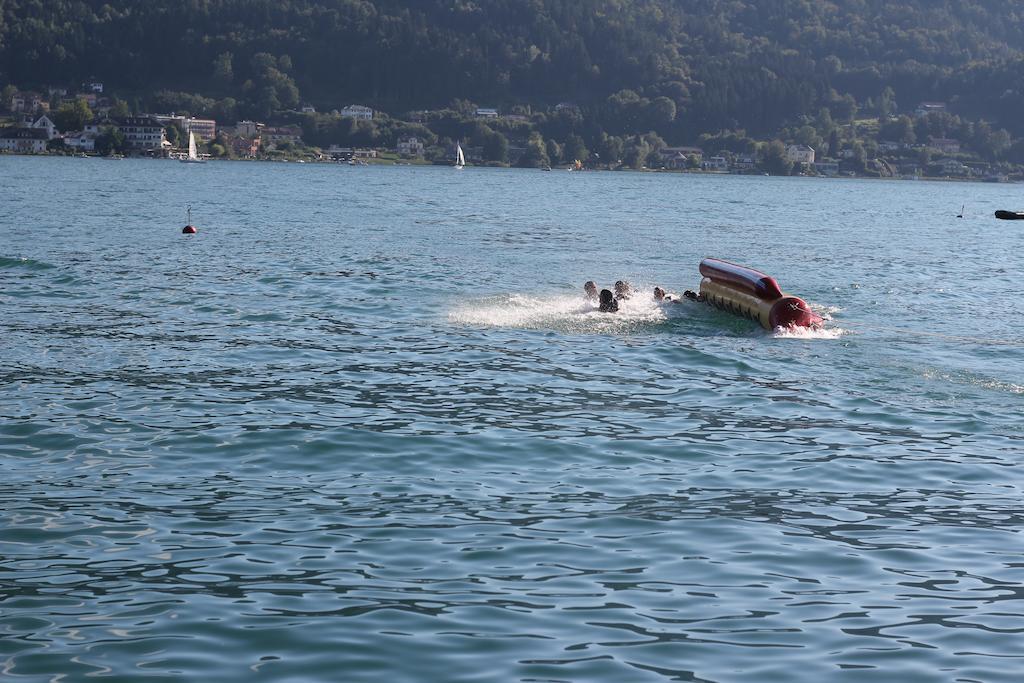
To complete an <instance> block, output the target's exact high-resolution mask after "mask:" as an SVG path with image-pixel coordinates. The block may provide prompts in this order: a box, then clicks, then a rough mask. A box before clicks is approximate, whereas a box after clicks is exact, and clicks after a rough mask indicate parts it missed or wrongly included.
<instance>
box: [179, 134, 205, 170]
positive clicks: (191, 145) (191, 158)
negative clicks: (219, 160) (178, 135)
mask: <svg viewBox="0 0 1024 683" xmlns="http://www.w3.org/2000/svg"><path fill="white" fill-rule="evenodd" d="M181 162H182V163H185V164H202V163H205V162H206V159H200V158H199V150H197V149H196V136H195V134H193V133H192V131H189V132H188V156H187V157H185V158H184V159H182V160H181Z"/></svg>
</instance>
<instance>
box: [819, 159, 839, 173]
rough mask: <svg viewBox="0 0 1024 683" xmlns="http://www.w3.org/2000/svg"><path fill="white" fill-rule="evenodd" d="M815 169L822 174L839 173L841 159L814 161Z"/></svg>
mask: <svg viewBox="0 0 1024 683" xmlns="http://www.w3.org/2000/svg"><path fill="white" fill-rule="evenodd" d="M814 170H815V171H817V172H818V173H820V174H821V175H827V176H834V175H839V161H838V160H836V159H827V158H826V159H820V160H818V161H815V162H814Z"/></svg>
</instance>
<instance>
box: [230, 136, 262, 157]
mask: <svg viewBox="0 0 1024 683" xmlns="http://www.w3.org/2000/svg"><path fill="white" fill-rule="evenodd" d="M227 141H228V146H229V147H230V148H231V151H232V153H233V154H234V155H235V156H236V157H241V158H242V159H255V158H256V156H257V155H259V153H260V144H261V142H262V141H261V140H260V138H259V137H248V136H245V135H232V136H230V137H228V139H227Z"/></svg>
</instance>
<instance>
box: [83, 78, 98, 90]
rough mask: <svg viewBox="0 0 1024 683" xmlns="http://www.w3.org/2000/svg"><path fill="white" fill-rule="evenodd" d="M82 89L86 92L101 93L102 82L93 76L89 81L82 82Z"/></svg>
mask: <svg viewBox="0 0 1024 683" xmlns="http://www.w3.org/2000/svg"><path fill="white" fill-rule="evenodd" d="M82 90H86V91H88V92H94V93H100V94H102V93H103V82H102V81H97V80H96V79H95V78H94V79H92V80H91V81H89V82H88V83H83V84H82Z"/></svg>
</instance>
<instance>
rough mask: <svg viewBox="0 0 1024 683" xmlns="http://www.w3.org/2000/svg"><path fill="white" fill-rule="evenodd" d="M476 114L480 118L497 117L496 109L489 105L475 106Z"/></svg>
mask: <svg viewBox="0 0 1024 683" xmlns="http://www.w3.org/2000/svg"><path fill="white" fill-rule="evenodd" d="M476 115H477V117H479V118H481V119H496V118H498V110H497V109H492V108H491V107H477V108H476Z"/></svg>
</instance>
